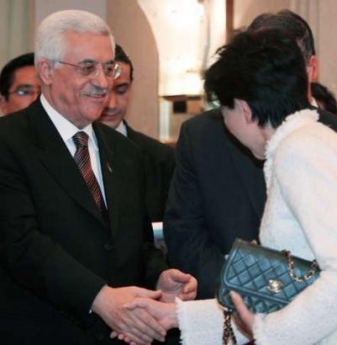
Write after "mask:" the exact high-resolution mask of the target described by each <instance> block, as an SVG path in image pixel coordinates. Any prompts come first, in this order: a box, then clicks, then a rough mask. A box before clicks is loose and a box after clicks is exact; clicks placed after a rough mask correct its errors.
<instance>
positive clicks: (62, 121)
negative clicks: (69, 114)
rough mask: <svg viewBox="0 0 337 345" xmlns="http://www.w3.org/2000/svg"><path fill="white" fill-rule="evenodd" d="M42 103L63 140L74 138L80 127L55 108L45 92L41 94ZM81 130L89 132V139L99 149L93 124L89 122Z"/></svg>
mask: <svg viewBox="0 0 337 345" xmlns="http://www.w3.org/2000/svg"><path fill="white" fill-rule="evenodd" d="M41 104H42V106H43V108H44V109H45V111H46V112H47V114H48V116H49V118H50V120H51V121H52V122H53V124H54V126H55V127H56V129H57V130H58V132H59V133H60V135H61V137H62V139H63V141H64V142H68V141H69V140H72V137H73V136H74V134H75V133H77V132H78V131H79V129H78V128H77V127H76V126H75V125H74V124H72V123H71V122H70V121H69V120H67V119H66V118H65V117H64V116H62V115H61V114H60V113H59V112H58V111H57V110H56V109H55V108H53V107H52V106H51V104H50V103H49V102H48V101H47V99H46V97H45V96H44V95H43V94H41ZM81 131H83V132H85V133H87V134H88V137H89V140H90V141H91V142H92V144H93V147H94V148H95V150H98V145H97V139H96V136H95V132H94V130H93V128H92V124H89V125H88V126H87V127H85V128H82V129H81Z"/></svg>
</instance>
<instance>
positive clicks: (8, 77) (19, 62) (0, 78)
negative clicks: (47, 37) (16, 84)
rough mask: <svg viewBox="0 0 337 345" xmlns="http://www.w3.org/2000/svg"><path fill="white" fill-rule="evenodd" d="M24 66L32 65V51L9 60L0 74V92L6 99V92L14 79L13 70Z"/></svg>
mask: <svg viewBox="0 0 337 345" xmlns="http://www.w3.org/2000/svg"><path fill="white" fill-rule="evenodd" d="M26 66H34V53H27V54H23V55H20V56H18V57H16V58H14V59H12V60H10V61H9V62H8V63H7V64H6V65H5V66H4V67H3V69H2V71H1V74H0V94H1V95H2V96H4V97H5V99H8V92H9V90H10V88H11V86H12V84H13V81H14V74H15V71H16V70H18V69H19V68H22V67H26Z"/></svg>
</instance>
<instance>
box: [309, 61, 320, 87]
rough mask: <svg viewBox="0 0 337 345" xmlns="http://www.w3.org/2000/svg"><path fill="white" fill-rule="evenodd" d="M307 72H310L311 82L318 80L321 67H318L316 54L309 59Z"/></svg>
mask: <svg viewBox="0 0 337 345" xmlns="http://www.w3.org/2000/svg"><path fill="white" fill-rule="evenodd" d="M307 73H308V81H309V83H312V82H314V81H317V80H318V74H319V67H318V59H317V57H316V56H315V55H312V56H311V57H310V59H309V63H308V64H307Z"/></svg>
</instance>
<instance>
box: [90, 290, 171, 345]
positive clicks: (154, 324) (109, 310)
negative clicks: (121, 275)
mask: <svg viewBox="0 0 337 345" xmlns="http://www.w3.org/2000/svg"><path fill="white" fill-rule="evenodd" d="M161 295H162V293H161V291H151V290H146V289H142V288H138V287H135V286H130V287H122V288H111V287H108V286H104V287H103V288H102V289H101V290H100V292H99V293H98V295H97V296H96V298H95V300H94V302H93V305H92V311H93V312H94V313H96V314H98V315H99V316H100V317H101V318H102V319H103V320H104V322H105V323H106V324H107V325H108V326H109V327H110V328H111V329H112V330H113V331H114V332H112V333H115V332H117V333H119V334H124V335H125V336H126V337H127V338H128V339H130V340H131V341H133V342H135V343H137V344H138V345H148V344H151V343H152V341H153V340H154V339H156V340H159V341H164V340H165V335H166V330H165V329H164V327H163V326H161V325H160V324H159V323H158V321H156V319H155V318H154V317H153V316H152V315H151V314H150V313H149V312H148V311H147V310H146V308H137V309H135V310H131V309H127V308H125V307H124V305H125V304H126V303H130V302H132V301H133V300H134V299H135V298H136V297H147V298H150V299H159V298H160V297H161Z"/></svg>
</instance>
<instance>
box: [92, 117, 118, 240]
mask: <svg viewBox="0 0 337 345" xmlns="http://www.w3.org/2000/svg"><path fill="white" fill-rule="evenodd" d="M93 128H94V131H95V134H96V138H97V142H98V147H99V153H100V160H101V170H102V176H103V183H104V191H105V199H106V203H107V209H108V215H109V221H110V228H111V232H112V235H114V232H115V231H116V229H118V209H119V204H120V203H119V197H118V196H119V195H120V194H119V190H118V189H119V185H118V179H117V176H116V168H117V167H116V161H118V160H117V159H115V154H116V153H115V152H113V150H112V148H113V147H115V144H114V142H113V138H114V136H113V134H115V133H114V132H113V133H111V132H110V133H109V134H110V135H105V134H104V131H103V129H102V125H101V124H99V123H94V124H93ZM108 130H109V131H111V130H110V129H108Z"/></svg>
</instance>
